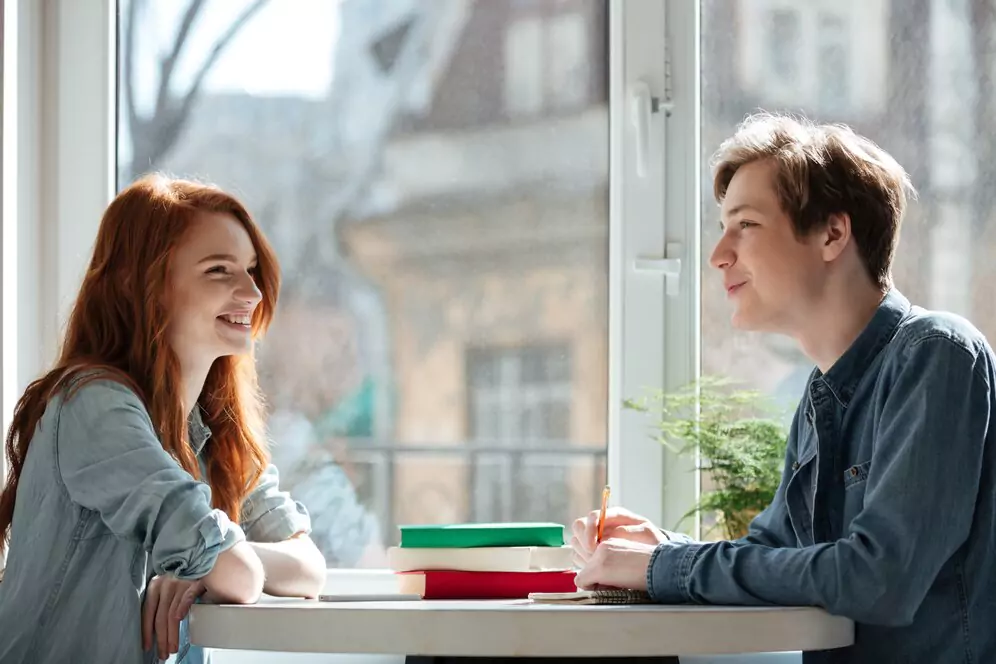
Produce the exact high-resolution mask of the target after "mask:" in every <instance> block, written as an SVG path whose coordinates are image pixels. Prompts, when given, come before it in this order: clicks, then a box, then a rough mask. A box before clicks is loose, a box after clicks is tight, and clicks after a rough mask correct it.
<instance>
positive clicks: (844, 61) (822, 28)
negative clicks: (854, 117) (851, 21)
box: [817, 12, 851, 112]
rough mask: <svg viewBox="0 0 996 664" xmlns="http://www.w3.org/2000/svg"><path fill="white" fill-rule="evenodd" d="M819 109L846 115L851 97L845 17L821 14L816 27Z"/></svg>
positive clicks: (849, 52) (847, 32) (849, 57)
mask: <svg viewBox="0 0 996 664" xmlns="http://www.w3.org/2000/svg"><path fill="white" fill-rule="evenodd" d="M817 25H818V27H817V41H818V44H819V46H818V53H817V62H818V63H819V64H818V66H819V75H818V77H817V79H818V81H819V83H820V85H819V91H820V92H819V107H820V108H823V109H826V110H827V111H828V112H847V111H848V110H849V102H850V94H851V62H850V60H851V47H850V43H849V42H850V32H849V26H848V24H847V19H846V17H843V16H840V15H839V14H834V13H827V12H821V13H820V14H819V23H818V24H817Z"/></svg>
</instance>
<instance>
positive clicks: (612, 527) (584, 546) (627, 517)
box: [571, 507, 670, 567]
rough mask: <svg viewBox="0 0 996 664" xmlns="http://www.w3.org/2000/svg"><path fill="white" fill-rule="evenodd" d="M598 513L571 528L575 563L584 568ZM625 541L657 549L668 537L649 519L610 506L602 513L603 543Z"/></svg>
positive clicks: (591, 545) (590, 547)
mask: <svg viewBox="0 0 996 664" xmlns="http://www.w3.org/2000/svg"><path fill="white" fill-rule="evenodd" d="M598 513H599V510H595V511H593V512H590V513H589V514H588V516H586V517H582V518H580V519H577V520H575V521H574V524H573V525H572V526H571V530H572V533H573V537H571V548H573V549H574V562H575V564H576V565H578V566H579V567H583V566H584V564H585V563H586V562H587V560H588V559H589V558H590V557H591V555H592V553H594V551H595V536H596V534H597V533H598ZM610 539H618V540H626V541H627V542H634V543H637V544H647V545H652V546H654V547H656V546H657V545H658V544H660V543H662V542H667V541H668V540H669V539H670V538H669V537H668V535H667V533H666V532H664V531H663V530H661V529H660V528H658V527H657V526H655V525H654V524H652V523H651V522H650V520H649V519H647V518H645V517H642V516H640V515H639V514H634V513H633V512H630V511H629V510H627V509H623V508H622V507H613V508H611V509H609V510H607V511H606V512H605V526H604V528H603V530H602V540H603V541H605V540H610Z"/></svg>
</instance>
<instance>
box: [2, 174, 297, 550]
mask: <svg viewBox="0 0 996 664" xmlns="http://www.w3.org/2000/svg"><path fill="white" fill-rule="evenodd" d="M201 212H220V213H227V214H230V215H232V216H233V217H235V219H236V220H238V221H239V222H240V223H241V224H242V226H243V227H244V228H245V229H246V232H247V233H248V234H249V237H250V239H251V240H252V244H253V246H254V248H255V250H256V256H257V270H256V276H255V280H256V285H257V286H258V288H259V290H260V292H261V293H262V300H261V301H260V303H259V305H258V306H257V307H256V309H255V311H254V312H253V316H252V334H253V338H257V337H258V336H260V335H261V334H262V333H263V332H264V331H265V330H266V328H267V326H268V325H269V323H270V320H271V319H272V317H273V312H274V309H275V307H276V303H277V293H278V291H279V289H280V271H279V266H278V264H277V260H276V257H275V255H274V253H273V250H272V249H271V247H270V245H269V243H268V242H267V241H266V238H265V237H264V236H263V234H262V232H260V230H259V229H258V228H257V226H256V224H255V223H254V222H253V220H252V218H251V217H250V216H249V213H248V212H247V211H246V209H245V207H243V206H242V204H241V203H239V201H237V200H236V199H235V198H233V197H232V196H230V195H228V194H226V193H224V192H223V191H221V190H219V189H217V188H216V187H213V186H209V185H203V184H199V183H195V182H189V181H186V180H176V179H170V178H167V177H164V176H161V175H150V176H146V177H144V178H142V179H141V180H138V181H137V182H135V183H134V184H132V185H131V186H129V187H128V188H127V189H125V190H124V191H122V192H121V193H120V194H119V195H118V196H117V197H116V198H115V199H114V201H112V202H111V204H110V206H108V208H107V211H106V212H105V213H104V216H103V219H102V220H101V223H100V230H99V231H98V232H97V240H96V244H95V246H94V250H93V258H92V260H91V261H90V266H89V268H88V269H87V272H86V276H85V277H84V279H83V285H82V287H81V288H80V292H79V295H78V297H77V299H76V304H75V306H74V307H73V311H72V314H71V315H70V318H69V323H68V326H67V329H66V337H65V340H64V342H63V346H62V352H61V353H60V356H59V359H58V362H57V363H56V365H55V367H54V368H53V369H52V370H51V371H49V372H48V373H47V374H45V375H44V376H43V377H41V378H39V379H38V380H36V381H34V382H33V383H31V384H30V385H29V386H28V388H27V390H25V392H24V395H23V396H22V397H21V399H20V400H19V401H18V402H17V406H16V407H15V409H14V418H13V421H12V423H11V427H10V430H9V431H8V432H7V446H6V447H7V449H6V451H7V459H8V461H9V464H10V465H9V472H8V474H7V482H6V486H5V487H4V490H3V494H2V496H0V552H2V551H3V550H4V548H5V545H6V541H7V539H8V537H9V531H10V525H11V521H12V519H13V517H14V501H15V499H16V497H17V485H18V481H19V480H20V476H21V470H22V468H23V467H24V459H25V456H26V455H27V452H28V445H29V444H30V443H31V438H32V436H33V435H34V432H35V428H36V427H37V426H38V421H39V420H40V419H41V417H42V414H43V413H44V412H45V408H46V406H47V405H48V402H49V400H50V399H52V397H53V396H55V395H56V394H57V393H59V392H60V391H61V390H63V389H66V388H67V387H69V386H70V383H72V389H76V388H77V387H78V386H79V385H82V384H83V383H85V382H86V381H89V380H93V379H94V378H111V379H113V380H118V381H119V382H122V383H124V384H126V385H128V386H129V387H131V388H132V389H133V390H135V392H136V393H137V394H138V396H139V397H140V398H141V399H142V401H143V402H144V403H145V405H146V407H147V408H148V411H149V415H150V417H151V419H152V423H153V425H154V426H155V428H156V431H157V432H158V434H159V438H160V440H161V442H162V446H163V448H164V449H165V450H166V451H167V452H168V453H169V454H170V455H171V456H172V457H173V458H174V459H176V461H177V463H179V464H180V466H182V467H183V468H184V469H185V470H186V471H187V472H189V473H190V474H191V475H193V476H194V477H200V471H199V467H198V463H197V459H196V457H195V455H194V452H193V450H192V449H191V447H190V444H189V442H188V440H187V417H186V413H185V412H184V409H183V406H182V404H181V398H180V394H181V379H180V365H179V360H178V359H177V356H176V354H175V353H174V352H173V350H172V349H171V348H170V346H169V344H168V343H167V341H166V329H167V326H168V324H169V318H168V310H169V289H168V283H169V281H168V280H169V272H170V263H171V258H172V256H173V253H174V251H175V249H176V247H177V245H178V244H179V242H180V241H181V240H182V238H183V236H184V234H185V233H186V231H187V229H188V228H189V227H190V225H191V224H192V223H193V221H194V219H195V218H196V217H197V216H198V214H199V213H201ZM81 373H85V376H80V374H81ZM77 377H80V378H81V380H78V381H74V380H73V379H74V378H77ZM198 402H199V404H200V406H201V408H202V411H203V417H204V423H205V424H206V425H207V426H208V427H209V428H210V429H211V442H210V444H209V446H208V448H207V451H206V467H207V475H208V477H207V482H208V484H210V486H211V495H212V501H213V503H214V507H217V508H220V509H222V510H224V511H225V512H226V513H227V514H228V515H229V517H230V518H232V519H233V520H235V521H237V520H238V518H239V508H240V506H241V504H242V501H243V499H244V498H245V496H246V494H247V493H248V492H249V491H250V490H251V489H252V488H253V487H254V486H255V484H256V482H257V481H258V480H259V477H260V476H261V474H262V472H263V469H264V468H265V466H266V463H267V461H268V456H267V452H266V445H265V442H264V441H265V436H264V432H263V402H262V398H261V395H260V393H259V390H258V387H257V382H256V366H255V360H254V358H253V357H252V356H251V355H241V356H234V355H233V356H226V357H221V358H219V359H218V360H216V361H215V362H214V365H213V366H212V367H211V370H210V371H209V372H208V376H207V380H206V381H205V384H204V389H203V391H202V392H201V395H200V398H199V400H198Z"/></svg>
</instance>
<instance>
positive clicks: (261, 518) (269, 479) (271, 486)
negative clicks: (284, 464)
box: [242, 464, 311, 542]
mask: <svg viewBox="0 0 996 664" xmlns="http://www.w3.org/2000/svg"><path fill="white" fill-rule="evenodd" d="M242 528H243V530H245V533H246V537H247V538H248V539H249V540H250V541H252V542H282V541H284V540H286V539H290V538H291V537H293V536H294V535H297V534H298V533H304V534H309V533H311V517H310V516H309V515H308V510H307V509H305V507H304V505H302V504H301V503H299V502H297V501H296V500H294V499H292V498H291V496H290V494H289V493H287V492H286V491H281V490H280V475H279V473H278V472H277V468H276V466H274V465H273V464H270V465H269V466H267V467H266V470H265V471H263V475H262V477H260V478H259V482H258V483H257V484H256V487H255V488H254V489H253V490H252V491H251V492H250V493H249V495H248V496H247V497H246V499H245V501H244V503H243V505H242Z"/></svg>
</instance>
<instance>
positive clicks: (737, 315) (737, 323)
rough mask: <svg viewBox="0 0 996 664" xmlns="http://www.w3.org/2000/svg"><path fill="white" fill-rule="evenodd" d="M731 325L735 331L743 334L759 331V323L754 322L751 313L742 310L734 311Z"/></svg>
mask: <svg viewBox="0 0 996 664" xmlns="http://www.w3.org/2000/svg"><path fill="white" fill-rule="evenodd" d="M730 324H731V325H732V326H733V329H735V330H740V331H742V332H756V331H757V330H758V329H759V326H758V325H757V321H755V320H753V317H752V316H750V314H749V313H747V312H745V311H740V310H736V311H734V312H733V315H732V316H730Z"/></svg>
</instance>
